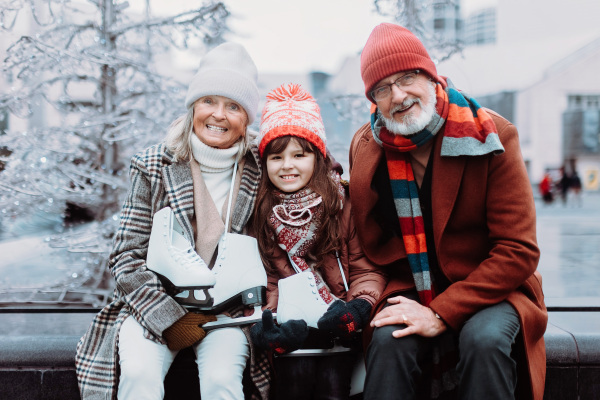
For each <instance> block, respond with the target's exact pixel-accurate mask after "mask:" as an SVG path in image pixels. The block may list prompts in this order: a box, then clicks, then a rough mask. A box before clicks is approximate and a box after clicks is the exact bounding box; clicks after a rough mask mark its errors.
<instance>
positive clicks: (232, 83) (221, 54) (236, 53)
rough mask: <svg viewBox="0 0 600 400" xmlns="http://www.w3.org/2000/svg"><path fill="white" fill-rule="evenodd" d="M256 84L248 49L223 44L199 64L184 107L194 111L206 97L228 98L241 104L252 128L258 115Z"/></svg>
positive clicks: (236, 45)
mask: <svg viewBox="0 0 600 400" xmlns="http://www.w3.org/2000/svg"><path fill="white" fill-rule="evenodd" d="M257 81H258V71H257V69H256V65H255V64H254V61H253V60H252V58H251V57H250V54H248V52H247V51H246V49H245V48H244V47H243V46H242V45H240V44H238V43H233V42H226V43H223V44H220V45H219V46H217V47H215V48H214V49H212V50H211V51H209V52H208V53H206V54H205V55H204V57H203V58H202V60H201V61H200V66H199V67H198V72H196V75H194V77H193V78H192V81H191V83H190V86H189V88H188V91H187V95H186V96H185V107H186V108H190V107H192V105H193V104H194V103H195V102H196V100H198V99H199V98H201V97H204V96H223V97H228V98H230V99H231V100H234V101H236V102H238V103H240V105H241V106H242V107H243V108H244V110H245V111H246V114H248V120H249V121H248V123H249V124H252V123H253V122H254V119H255V117H256V113H257V111H258V99H259V94H258V86H257Z"/></svg>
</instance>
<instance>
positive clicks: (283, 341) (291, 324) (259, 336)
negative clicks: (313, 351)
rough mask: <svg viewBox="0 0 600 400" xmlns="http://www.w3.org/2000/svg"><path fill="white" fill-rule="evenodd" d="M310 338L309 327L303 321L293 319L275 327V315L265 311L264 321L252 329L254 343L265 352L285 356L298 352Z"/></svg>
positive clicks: (267, 310)
mask: <svg viewBox="0 0 600 400" xmlns="http://www.w3.org/2000/svg"><path fill="white" fill-rule="evenodd" d="M307 336H308V325H306V321H304V320H303V319H293V320H290V321H287V322H284V323H283V324H281V325H280V326H277V325H275V322H274V321H273V313H272V312H271V310H269V309H266V310H265V311H263V315H262V321H261V322H257V323H256V324H254V326H252V328H250V338H251V339H252V343H254V344H255V345H256V346H257V347H259V348H261V349H263V350H270V351H273V352H275V353H277V354H285V353H289V352H291V351H294V350H298V349H299V348H300V347H302V344H304V341H305V340H306V337H307Z"/></svg>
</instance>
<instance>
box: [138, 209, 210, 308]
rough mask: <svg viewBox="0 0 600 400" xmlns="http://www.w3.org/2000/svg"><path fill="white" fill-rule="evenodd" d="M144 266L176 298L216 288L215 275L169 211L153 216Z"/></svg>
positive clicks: (171, 211)
mask: <svg viewBox="0 0 600 400" xmlns="http://www.w3.org/2000/svg"><path fill="white" fill-rule="evenodd" d="M146 265H147V266H148V269H150V270H152V271H154V272H155V273H156V274H157V275H158V276H159V278H160V280H161V282H163V285H165V287H166V288H167V290H169V291H171V292H172V293H175V294H177V293H180V292H182V291H184V290H203V291H205V292H206V291H207V290H208V288H211V287H213V286H214V285H215V284H216V278H215V274H214V273H213V272H212V271H211V270H210V269H208V266H207V265H206V263H205V262H204V261H203V260H202V259H201V258H200V256H198V254H197V253H196V251H195V250H194V249H193V248H192V246H191V244H190V242H189V241H188V240H187V239H186V238H185V236H184V235H183V229H182V228H181V225H179V223H178V222H177V220H176V219H175V215H174V214H173V210H171V208H170V207H165V208H163V209H161V210H160V211H158V212H157V213H156V214H154V218H153V220H152V232H151V233H150V243H149V245H148V255H147V258H146ZM208 302H210V299H209V300H208Z"/></svg>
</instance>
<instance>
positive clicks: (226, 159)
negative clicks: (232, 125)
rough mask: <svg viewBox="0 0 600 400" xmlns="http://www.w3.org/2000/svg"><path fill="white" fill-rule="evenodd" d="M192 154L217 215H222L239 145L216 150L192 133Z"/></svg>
mask: <svg viewBox="0 0 600 400" xmlns="http://www.w3.org/2000/svg"><path fill="white" fill-rule="evenodd" d="M191 143H192V154H193V155H194V159H195V160H196V161H198V164H200V170H201V171H202V178H203V179H204V183H205V184H206V188H207V189H208V192H209V193H210V195H211V197H212V199H213V202H214V203H215V206H216V207H217V210H218V211H219V214H220V215H221V216H222V214H223V204H224V203H225V199H226V198H227V194H229V189H230V187H231V179H232V176H233V166H234V164H235V157H236V156H237V154H238V151H239V146H240V143H239V142H238V143H236V144H234V145H233V146H232V147H230V148H228V149H217V148H215V147H210V146H207V145H206V144H204V143H203V142H202V141H201V140H200V139H198V137H197V136H196V135H195V134H194V133H193V132H192V134H191Z"/></svg>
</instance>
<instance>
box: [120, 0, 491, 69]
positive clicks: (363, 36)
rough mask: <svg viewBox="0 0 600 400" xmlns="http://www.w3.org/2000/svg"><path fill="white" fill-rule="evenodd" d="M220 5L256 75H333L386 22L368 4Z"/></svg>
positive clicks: (286, 0)
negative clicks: (271, 73)
mask: <svg viewBox="0 0 600 400" xmlns="http://www.w3.org/2000/svg"><path fill="white" fill-rule="evenodd" d="M131 1H132V2H135V1H139V0H131ZM222 1H223V2H224V3H225V4H226V6H227V8H228V9H229V11H230V12H231V17H230V19H229V26H230V28H231V30H232V31H233V32H232V34H230V35H228V36H227V39H228V40H231V41H236V42H239V43H241V44H242V45H244V46H245V47H246V48H247V50H248V52H249V53H250V55H251V56H252V58H253V59H254V61H255V63H256V65H257V67H258V70H259V71H261V73H270V72H287V73H305V72H308V71H314V70H318V71H323V72H328V73H335V72H336V71H337V70H338V69H339V67H340V66H341V63H342V62H343V60H344V58H345V57H347V56H349V55H353V54H357V53H358V52H359V51H360V50H361V49H362V47H363V46H364V44H365V42H366V40H367V38H368V37H369V34H370V32H371V30H372V29H373V28H374V27H375V26H376V25H378V24H380V23H381V22H386V21H387V22H389V19H387V18H385V17H382V16H381V15H378V14H376V13H375V12H374V6H373V1H372V0H294V1H291V0H222ZM495 2H496V0H461V7H462V10H463V12H470V11H472V10H473V9H476V8H480V7H482V6H485V5H489V4H495ZM155 3H158V4H156V5H153V7H154V11H159V9H160V8H161V7H165V8H164V12H167V13H172V12H173V10H175V9H176V8H177V7H182V8H185V9H189V8H191V7H193V6H197V4H198V3H197V2H195V1H190V0H169V1H168V2H167V1H166V2H162V1H159V2H154V3H153V4H155ZM160 3H163V4H164V5H168V7H167V6H161V5H160Z"/></svg>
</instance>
